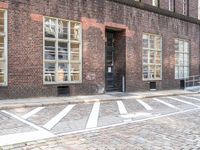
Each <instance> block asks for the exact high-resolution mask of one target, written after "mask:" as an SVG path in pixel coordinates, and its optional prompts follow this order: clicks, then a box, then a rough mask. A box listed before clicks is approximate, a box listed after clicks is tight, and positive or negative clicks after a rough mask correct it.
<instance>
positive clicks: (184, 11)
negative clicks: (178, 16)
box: [183, 0, 188, 15]
mask: <svg viewBox="0 0 200 150" xmlns="http://www.w3.org/2000/svg"><path fill="white" fill-rule="evenodd" d="M187 7H188V3H187V0H183V15H187V11H188V10H187Z"/></svg>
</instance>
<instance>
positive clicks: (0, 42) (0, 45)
mask: <svg viewBox="0 0 200 150" xmlns="http://www.w3.org/2000/svg"><path fill="white" fill-rule="evenodd" d="M3 57H4V37H2V36H0V59H2V58H3Z"/></svg>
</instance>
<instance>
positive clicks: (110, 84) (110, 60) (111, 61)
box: [105, 32, 116, 91]
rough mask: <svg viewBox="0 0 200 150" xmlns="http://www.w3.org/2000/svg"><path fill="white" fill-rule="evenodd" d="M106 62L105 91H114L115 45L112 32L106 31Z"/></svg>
mask: <svg viewBox="0 0 200 150" xmlns="http://www.w3.org/2000/svg"><path fill="white" fill-rule="evenodd" d="M106 39H107V41H106V45H105V46H106V59H105V60H106V62H105V67H106V68H105V78H106V91H115V90H116V86H115V84H116V83H115V82H116V81H115V79H116V78H115V47H114V41H115V40H114V33H113V32H107V33H106Z"/></svg>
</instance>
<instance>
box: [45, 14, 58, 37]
mask: <svg viewBox="0 0 200 150" xmlns="http://www.w3.org/2000/svg"><path fill="white" fill-rule="evenodd" d="M45 37H48V38H55V37H56V20H55V19H50V18H46V19H45Z"/></svg>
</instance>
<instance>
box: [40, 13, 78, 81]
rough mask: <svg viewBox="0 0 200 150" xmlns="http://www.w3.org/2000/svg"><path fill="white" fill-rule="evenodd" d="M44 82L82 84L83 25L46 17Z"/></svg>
mask: <svg viewBox="0 0 200 150" xmlns="http://www.w3.org/2000/svg"><path fill="white" fill-rule="evenodd" d="M44 32H45V33H44V82H45V83H76V82H81V70H82V67H81V62H82V56H81V47H82V46H81V45H82V41H81V40H82V39H81V24H80V23H79V22H75V21H69V20H62V19H56V18H49V17H45V19H44Z"/></svg>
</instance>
